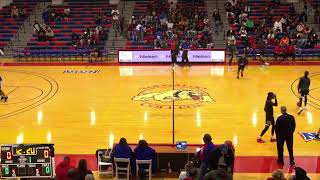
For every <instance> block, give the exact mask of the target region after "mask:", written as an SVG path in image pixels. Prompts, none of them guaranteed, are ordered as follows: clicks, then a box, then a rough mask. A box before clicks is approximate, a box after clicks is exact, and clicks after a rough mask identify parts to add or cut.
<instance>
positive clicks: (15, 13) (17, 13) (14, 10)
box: [11, 6, 19, 18]
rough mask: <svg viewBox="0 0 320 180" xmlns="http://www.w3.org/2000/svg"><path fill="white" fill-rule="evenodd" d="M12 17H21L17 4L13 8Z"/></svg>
mask: <svg viewBox="0 0 320 180" xmlns="http://www.w3.org/2000/svg"><path fill="white" fill-rule="evenodd" d="M11 17H12V18H18V17H19V10H18V8H17V7H16V6H13V7H12V9H11Z"/></svg>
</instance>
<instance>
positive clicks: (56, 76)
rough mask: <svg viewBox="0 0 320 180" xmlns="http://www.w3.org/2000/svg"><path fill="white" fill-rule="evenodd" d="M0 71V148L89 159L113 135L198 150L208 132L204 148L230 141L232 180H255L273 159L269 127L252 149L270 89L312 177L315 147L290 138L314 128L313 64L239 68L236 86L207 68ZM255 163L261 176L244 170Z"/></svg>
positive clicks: (318, 82) (318, 103)
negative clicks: (301, 94) (36, 146)
mask: <svg viewBox="0 0 320 180" xmlns="http://www.w3.org/2000/svg"><path fill="white" fill-rule="evenodd" d="M234 68H235V67H234ZM305 70H308V71H309V72H310V79H311V91H310V97H309V100H310V101H309V103H310V104H309V106H308V110H307V111H304V112H303V113H302V114H301V115H300V116H298V115H297V111H298V108H297V107H296V102H297V101H298V98H297V83H298V81H297V79H298V78H299V77H300V76H302V75H303V73H304V71H305ZM0 74H1V76H2V78H3V90H4V91H5V93H7V94H8V96H9V100H8V102H7V103H3V102H0V120H1V126H0V144H6V143H8V144H9V143H11V144H12V143H54V144H55V153H56V154H76V155H79V154H94V153H95V151H96V150H97V149H99V148H106V147H110V146H112V144H113V143H116V142H118V141H119V139H120V138H121V137H126V139H127V140H128V142H129V143H137V142H138V140H139V139H142V138H143V139H146V140H147V141H148V142H149V143H154V144H170V143H173V142H176V141H187V142H188V143H189V144H201V143H202V135H203V134H204V133H210V134H211V135H212V138H213V142H214V143H217V144H221V143H223V142H224V141H225V140H228V139H229V140H232V141H233V143H234V144H235V147H236V156H237V157H238V158H240V160H239V162H240V161H241V164H238V166H239V168H238V170H236V171H235V172H238V174H236V176H235V178H236V179H261V177H264V178H265V177H267V176H268V175H269V174H270V173H269V171H272V170H273V169H271V168H269V164H270V163H274V162H275V161H276V155H277V152H276V143H271V142H269V140H270V137H271V135H270V134H271V128H270V130H269V131H268V132H267V133H266V134H265V136H264V137H263V139H264V140H266V143H264V144H258V143H257V142H256V138H257V137H258V135H259V134H260V132H261V130H262V129H263V128H264V124H265V119H264V118H265V114H264V110H263V108H264V103H265V100H266V95H267V93H268V92H269V91H272V92H274V93H276V94H277V97H278V102H279V107H276V108H275V116H277V115H279V113H280V111H279V109H280V106H282V105H286V106H287V108H288V111H289V113H291V114H293V115H294V116H295V118H296V131H295V134H294V155H295V156H296V163H297V165H298V166H299V165H301V166H302V167H303V166H310V168H308V167H305V168H307V171H308V172H310V177H311V178H312V179H317V178H318V179H319V178H320V174H319V173H320V167H319V165H320V159H319V157H320V151H319V148H320V142H319V141H315V140H313V141H309V142H306V141H305V140H304V139H303V138H302V137H301V135H300V134H299V132H300V133H302V132H309V133H312V132H317V131H318V129H319V128H320V67H319V66H270V67H267V68H264V69H263V68H260V67H259V66H249V68H248V69H245V76H244V78H240V80H238V79H236V72H235V71H232V72H228V71H227V67H224V66H210V65H205V66H191V67H176V68H175V70H173V69H172V67H171V66H166V65H156V66H37V67H34V66H3V67H1V69H0ZM173 99H174V101H172V100H173ZM285 155H286V156H287V155H288V153H287V150H286V148H285ZM241 158H242V160H241ZM250 158H251V159H250ZM247 160H248V161H247ZM255 160H256V161H255ZM255 162H260V164H263V166H267V169H265V167H261V168H260V167H256V168H258V169H259V168H260V169H261V171H258V172H256V170H252V168H250V167H253V166H255V164H254V163H255ZM258 164H259V163H258ZM286 164H288V160H286ZM236 165H237V162H236ZM268 168H269V169H268ZM259 176H260V177H259ZM244 177H246V178H244Z"/></svg>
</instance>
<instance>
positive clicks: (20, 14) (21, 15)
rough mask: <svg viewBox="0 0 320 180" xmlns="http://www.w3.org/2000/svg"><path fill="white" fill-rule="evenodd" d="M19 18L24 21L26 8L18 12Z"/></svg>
mask: <svg viewBox="0 0 320 180" xmlns="http://www.w3.org/2000/svg"><path fill="white" fill-rule="evenodd" d="M19 17H20V18H22V19H25V18H26V17H27V10H26V8H22V9H21V10H20V11H19Z"/></svg>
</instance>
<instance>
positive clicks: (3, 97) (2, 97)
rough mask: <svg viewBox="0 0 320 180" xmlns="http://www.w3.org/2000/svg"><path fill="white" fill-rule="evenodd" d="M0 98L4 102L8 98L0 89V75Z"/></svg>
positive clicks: (0, 84) (0, 79) (0, 87)
mask: <svg viewBox="0 0 320 180" xmlns="http://www.w3.org/2000/svg"><path fill="white" fill-rule="evenodd" d="M0 97H1V98H0V100H1V101H2V100H3V101H4V102H6V101H7V100H8V96H6V95H5V94H4V92H3V90H2V78H1V76H0Z"/></svg>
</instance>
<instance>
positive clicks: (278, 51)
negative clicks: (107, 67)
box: [274, 45, 284, 61]
mask: <svg viewBox="0 0 320 180" xmlns="http://www.w3.org/2000/svg"><path fill="white" fill-rule="evenodd" d="M278 56H282V57H284V56H283V50H282V48H281V47H280V46H279V45H276V47H275V48H274V57H275V60H276V61H277V60H278Z"/></svg>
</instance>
